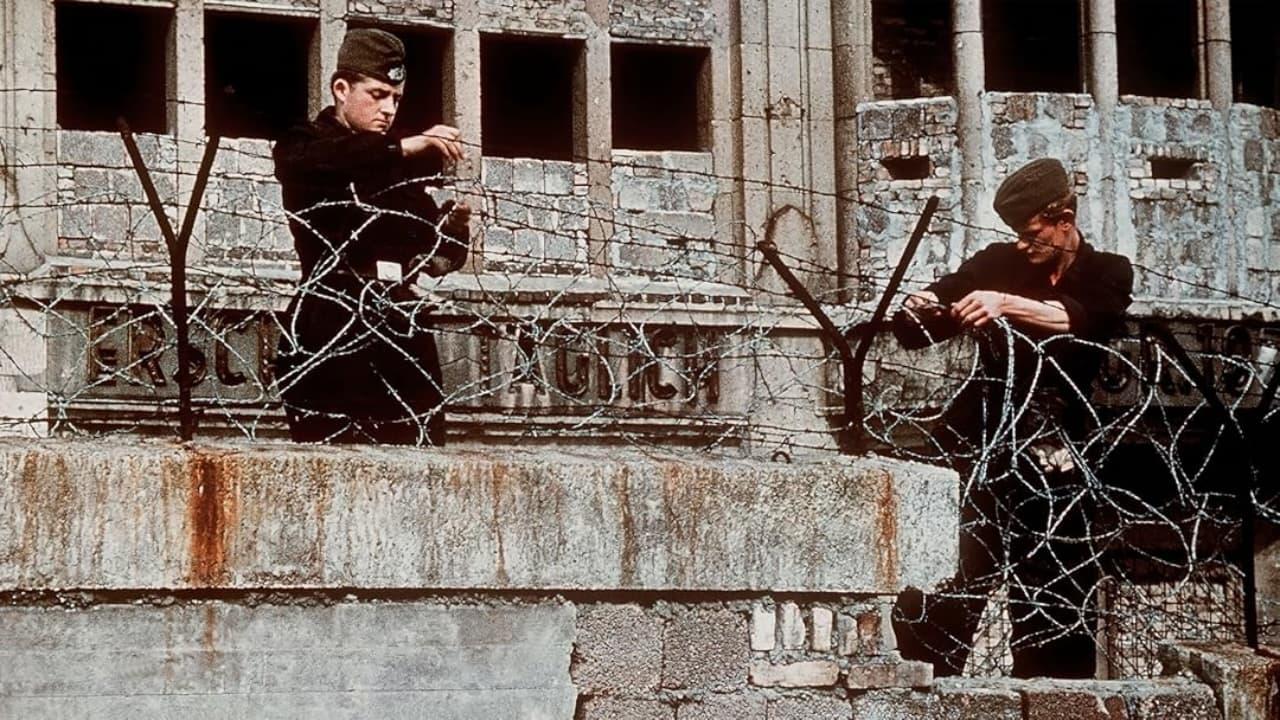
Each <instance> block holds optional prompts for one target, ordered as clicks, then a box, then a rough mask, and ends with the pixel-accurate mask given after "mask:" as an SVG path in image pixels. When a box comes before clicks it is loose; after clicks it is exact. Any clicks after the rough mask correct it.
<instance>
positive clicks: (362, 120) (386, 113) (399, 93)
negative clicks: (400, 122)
mask: <svg viewBox="0 0 1280 720" xmlns="http://www.w3.org/2000/svg"><path fill="white" fill-rule="evenodd" d="M333 96H334V98H336V99H337V102H338V108H339V109H338V113H339V115H340V116H341V118H340V119H341V121H342V123H343V124H344V125H346V126H347V127H349V128H351V129H352V130H361V131H364V132H376V133H385V132H386V131H387V130H388V129H389V128H390V127H391V122H392V121H393V120H395V119H396V110H397V109H398V108H399V107H400V98H401V97H403V96H404V83H398V84H396V85H392V84H391V83H388V82H383V81H382V80H377V79H375V78H362V79H360V80H358V81H356V82H355V83H348V82H347V81H346V80H343V79H338V80H336V81H334V83H333Z"/></svg>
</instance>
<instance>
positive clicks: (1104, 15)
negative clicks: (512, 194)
mask: <svg viewBox="0 0 1280 720" xmlns="http://www.w3.org/2000/svg"><path fill="white" fill-rule="evenodd" d="M1086 19H1087V21H1088V33H1087V35H1086V42H1087V43H1088V53H1087V55H1088V58H1089V67H1088V78H1089V92H1090V93H1092V94H1093V103H1094V108H1095V109H1096V111H1097V113H1098V134H1099V135H1100V136H1101V142H1099V143H1098V146H1097V156H1098V165H1099V167H1100V168H1101V175H1100V176H1099V177H1096V178H1093V180H1094V182H1096V183H1097V185H1098V187H1099V188H1100V192H1099V195H1101V197H1102V238H1101V241H1102V245H1103V246H1104V247H1116V243H1118V242H1119V238H1118V237H1117V232H1116V203H1117V202H1119V199H1118V198H1117V197H1116V177H1117V172H1118V169H1117V168H1116V141H1115V138H1116V135H1115V127H1116V106H1117V105H1118V104H1119V101H1120V76H1119V72H1118V71H1119V63H1118V60H1117V46H1116V2H1115V0H1089V4H1088V8H1087V13H1086ZM1126 242H1127V243H1128V244H1130V245H1132V244H1133V238H1132V234H1130V236H1129V237H1128V238H1126ZM1119 249H1120V251H1121V252H1124V253H1125V254H1129V255H1132V252H1133V251H1134V250H1135V248H1133V247H1127V248H1119Z"/></svg>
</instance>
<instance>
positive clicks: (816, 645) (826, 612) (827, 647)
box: [810, 607, 834, 652]
mask: <svg viewBox="0 0 1280 720" xmlns="http://www.w3.org/2000/svg"><path fill="white" fill-rule="evenodd" d="M811 617H812V620H813V624H812V627H813V637H812V641H811V642H810V648H812V649H813V650H814V652H830V651H831V632H832V620H833V617H834V613H832V611H831V609H830V608H824V607H816V608H813V611H812V616H811Z"/></svg>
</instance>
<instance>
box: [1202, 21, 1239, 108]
mask: <svg viewBox="0 0 1280 720" xmlns="http://www.w3.org/2000/svg"><path fill="white" fill-rule="evenodd" d="M1201 2H1202V4H1203V5H1202V7H1203V10H1202V17H1203V18H1204V33H1203V37H1204V78H1205V85H1206V90H1207V94H1208V96H1209V100H1210V102H1212V103H1213V106H1214V107H1215V108H1217V109H1219V110H1226V109H1228V108H1230V107H1231V102H1232V100H1233V99H1234V94H1233V90H1232V82H1231V0H1201Z"/></svg>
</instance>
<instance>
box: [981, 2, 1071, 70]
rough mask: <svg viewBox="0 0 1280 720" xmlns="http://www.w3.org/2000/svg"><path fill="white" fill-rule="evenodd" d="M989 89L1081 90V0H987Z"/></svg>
mask: <svg viewBox="0 0 1280 720" xmlns="http://www.w3.org/2000/svg"><path fill="white" fill-rule="evenodd" d="M982 36H983V49H984V52H985V54H986V69H987V89H988V90H995V91H1004V92H1059V93H1068V92H1080V91H1081V90H1082V89H1083V85H1082V83H1081V79H1080V78H1081V75H1080V6H1079V3H1078V2H1077V0H1035V1H1034V2H1027V0H983V3H982Z"/></svg>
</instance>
